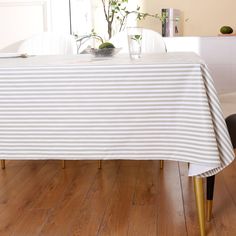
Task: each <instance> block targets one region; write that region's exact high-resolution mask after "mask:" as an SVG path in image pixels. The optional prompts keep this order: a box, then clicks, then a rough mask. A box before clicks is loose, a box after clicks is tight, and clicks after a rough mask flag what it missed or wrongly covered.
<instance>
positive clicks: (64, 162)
mask: <svg viewBox="0 0 236 236" xmlns="http://www.w3.org/2000/svg"><path fill="white" fill-rule="evenodd" d="M61 168H62V169H65V168H66V161H65V160H62V161H61Z"/></svg>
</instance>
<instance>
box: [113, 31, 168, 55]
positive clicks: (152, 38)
mask: <svg viewBox="0 0 236 236" xmlns="http://www.w3.org/2000/svg"><path fill="white" fill-rule="evenodd" d="M109 42H111V43H112V44H114V46H115V47H117V48H122V50H121V51H120V53H128V52H129V48H128V39H127V32H126V31H122V32H119V33H117V34H116V35H114V36H113V37H112V38H111V39H110V40H109ZM142 52H144V53H161V52H166V45H165V42H164V40H163V38H162V36H161V35H160V34H159V33H158V32H156V31H153V30H150V29H145V28H143V29H142Z"/></svg>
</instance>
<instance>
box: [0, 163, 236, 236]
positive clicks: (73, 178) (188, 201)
mask: <svg viewBox="0 0 236 236" xmlns="http://www.w3.org/2000/svg"><path fill="white" fill-rule="evenodd" d="M66 164H67V165H66V169H65V170H63V169H61V163H60V161H7V162H6V169H5V170H0V235H1V236H5V235H6V236H8V235H16V236H28V235H29V236H37V235H43V236H45V235H46V236H47V235H48V236H49V235H50V236H67V235H68V236H70V235H79V236H80V235H81V236H87V235H91V236H96V235H100V236H101V235H112V236H125V235H133V236H139V235H140V236H146V235H150V236H152V235H160V236H165V235H170V236H173V235H174V236H178V235H179V236H184V235H190V236H194V235H196V236H197V235H199V228H198V220H197V215H196V208H195V198H194V192H193V183H192V178H189V177H187V164H185V163H177V162H168V161H165V166H164V169H163V170H160V169H159V162H158V161H105V162H103V169H102V170H98V169H97V162H96V161H89V162H88V161H67V162H66ZM216 181H217V182H216V189H215V201H214V210H213V215H214V218H213V220H212V222H211V223H207V226H206V227H207V233H208V235H211V236H212V235H214V236H222V235H236V164H232V165H231V166H230V167H229V168H227V169H226V170H225V171H223V173H221V174H219V175H218V176H217V179H216Z"/></svg>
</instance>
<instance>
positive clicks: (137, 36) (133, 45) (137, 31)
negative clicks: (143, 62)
mask: <svg viewBox="0 0 236 236" xmlns="http://www.w3.org/2000/svg"><path fill="white" fill-rule="evenodd" d="M127 36H128V46H129V55H130V58H131V59H138V58H140V57H141V53H142V28H140V27H128V28H127Z"/></svg>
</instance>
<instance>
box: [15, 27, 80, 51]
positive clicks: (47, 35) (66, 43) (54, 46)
mask: <svg viewBox="0 0 236 236" xmlns="http://www.w3.org/2000/svg"><path fill="white" fill-rule="evenodd" d="M18 52H19V53H27V54H29V55H66V54H76V52H77V47H76V41H75V39H74V37H73V36H72V35H62V34H57V33H52V32H44V33H40V34H37V35H34V36H32V37H31V38H28V39H26V40H24V41H23V43H22V44H21V45H20V46H19V48H18Z"/></svg>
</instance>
